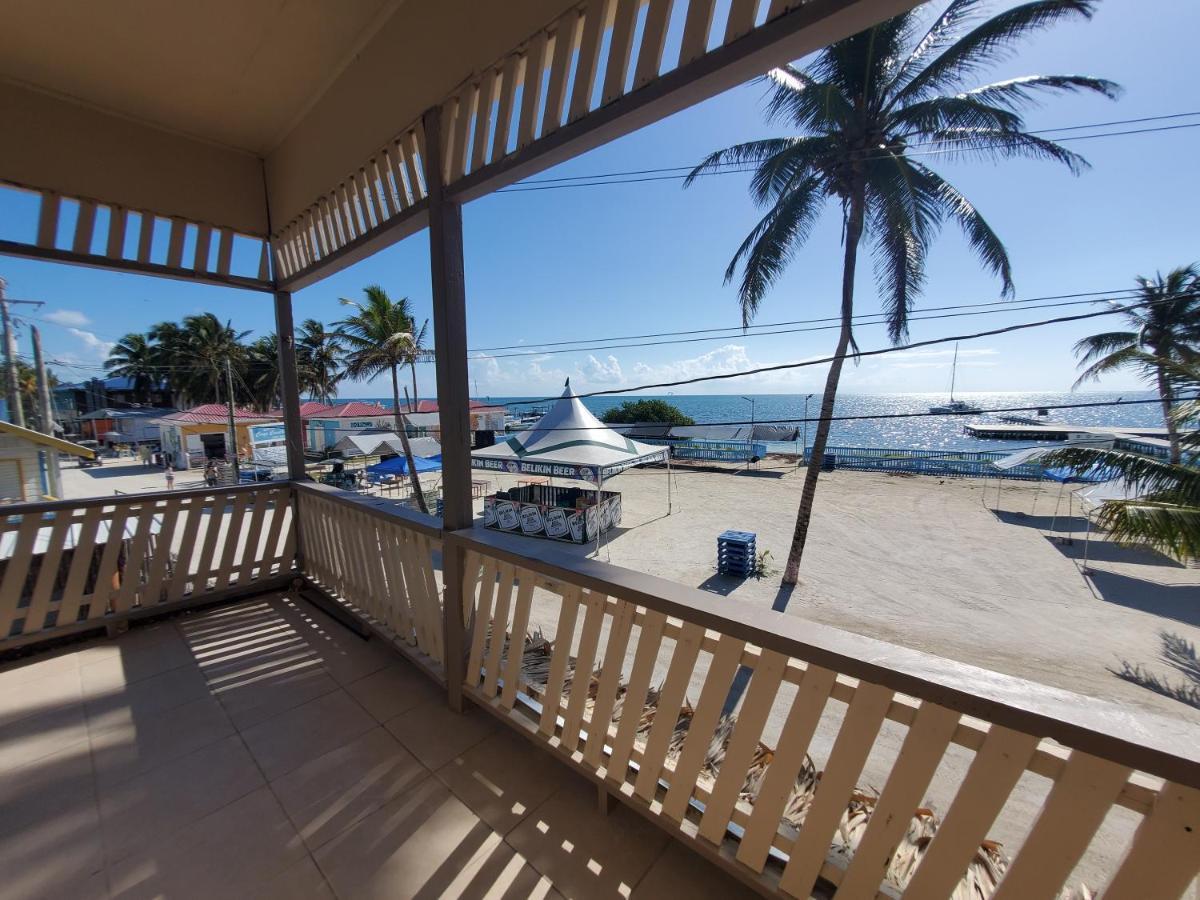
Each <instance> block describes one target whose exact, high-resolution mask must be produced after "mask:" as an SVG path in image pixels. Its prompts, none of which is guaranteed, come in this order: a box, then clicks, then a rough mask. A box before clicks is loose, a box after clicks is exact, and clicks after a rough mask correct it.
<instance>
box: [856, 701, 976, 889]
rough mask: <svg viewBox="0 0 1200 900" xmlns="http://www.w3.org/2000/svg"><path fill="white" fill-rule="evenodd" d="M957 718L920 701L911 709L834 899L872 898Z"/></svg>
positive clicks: (922, 795)
mask: <svg viewBox="0 0 1200 900" xmlns="http://www.w3.org/2000/svg"><path fill="white" fill-rule="evenodd" d="M958 719H959V714H958V713H956V712H953V711H952V710H949V709H946V708H945V707H942V706H938V705H936V704H933V703H924V704H922V705H921V708H920V710H918V711H917V718H916V720H915V721H914V722H913V724H912V727H911V728H909V730H908V734H907V735H905V737H904V743H903V745H902V746H901V747H900V755H899V756H898V757H897V758H896V761H895V762H894V763H893V764H892V766H891V770H890V771H889V772H888V778H887V783H886V784H885V785H884V788H883V792H882V793H881V794H880V795H879V799H878V801H876V803H875V809H874V810H873V811H872V813H871V818H870V821H868V823H867V830H866V833H865V834H864V835H863V836H862V838H861V840H860V841H859V843H858V846H857V847H856V848H855V849H854V856H853V857H852V858H851V860H850V865H849V867H848V868H847V869H846V874H845V877H844V878H843V879H842V881H841V883H840V884H839V885H838V889H837V892H838V897H839V900H855V898H862V900H873V898H874V897H875V895H876V893H877V892H878V890H879V884H880V882H881V881H883V878H884V875H885V874H886V871H887V862H888V860H889V859H891V857H892V854H893V853H894V852H895V850H896V847H897V846H898V845H899V843H900V841H901V840H903V838H904V834H905V832H906V831H908V828H909V826H910V825H911V824H912V815H913V810H915V809H917V808H918V807H920V806H921V803H922V801H923V799H924V795H925V791H926V789H927V788H928V787H929V783H930V781H932V780H933V775H934V773H935V772H936V771H937V767H938V764H939V763H940V762H941V760H942V757H943V756H944V755H945V753H946V748H947V747H948V746H949V745H950V738H951V736H952V735H953V734H954V729H955V726H957V725H958Z"/></svg>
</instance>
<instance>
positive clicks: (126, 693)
mask: <svg viewBox="0 0 1200 900" xmlns="http://www.w3.org/2000/svg"><path fill="white" fill-rule="evenodd" d="M110 663H111V664H110ZM117 665H119V663H118V661H116V660H111V661H109V662H106V663H96V664H95V665H90V666H85V667H84V668H83V670H82V672H83V695H84V705H85V706H86V708H87V716H88V727H89V728H91V730H92V731H102V730H104V729H106V728H113V727H116V726H119V725H129V724H133V723H136V722H138V721H142V720H144V719H145V718H146V717H148V716H153V715H156V714H158V713H162V712H167V711H168V710H171V709H174V708H175V707H177V706H183V705H184V704H185V703H191V702H192V701H194V700H202V699H204V698H205V697H208V696H209V691H208V685H207V684H206V683H205V681H204V676H203V675H202V674H201V673H200V670H199V669H198V668H197V667H196V666H192V665H187V666H180V667H179V668H176V669H170V670H168V671H166V672H162V673H160V674H158V675H152V676H150V677H149V678H144V679H142V680H140V681H135V682H134V683H132V684H123V683H122V680H121V677H120V671H119V669H118V668H116V666H117Z"/></svg>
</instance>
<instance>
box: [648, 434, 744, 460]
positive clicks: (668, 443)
mask: <svg viewBox="0 0 1200 900" xmlns="http://www.w3.org/2000/svg"><path fill="white" fill-rule="evenodd" d="M637 440H638V441H639V442H640V443H643V444H654V445H656V446H660V447H670V448H671V456H672V458H674V459H708V460H714V461H719V462H749V461H750V460H751V459H754V458H758V459H762V458H763V457H765V456H766V455H767V445H766V444H765V443H764V442H762V441H705V440H684V441H674V440H666V439H663V438H638V439H637Z"/></svg>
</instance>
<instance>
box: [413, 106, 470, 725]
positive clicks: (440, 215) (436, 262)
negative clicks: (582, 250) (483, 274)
mask: <svg viewBox="0 0 1200 900" xmlns="http://www.w3.org/2000/svg"><path fill="white" fill-rule="evenodd" d="M441 115H442V111H441V108H440V107H437V106H435V107H433V108H432V109H430V110H429V111H428V112H427V113H425V178H426V187H427V190H428V198H427V201H428V204H429V263H430V266H431V269H432V272H431V275H432V285H433V340H434V348H435V350H436V363H437V365H436V368H437V396H438V419H439V421H440V424H441V432H442V433H441V440H442V498H443V501H442V528H443V529H444V530H445V531H448V532H449V531H457V530H460V529H464V528H470V527H471V524H472V520H473V519H474V510H473V507H472V504H471V421H470V391H469V380H468V377H467V307H466V284H465V277H464V274H463V236H462V206H461V205H460V204H458V203H456V202H453V201H451V200H448V199H447V198H446V195H445V189H444V188H445V186H444V184H443V181H442V172H443V170H444V166H443V165H442V154H443V150H444V148H443V147H442V127H441ZM416 399H417V398H416V397H414V398H413V402H414V403H415V402H416ZM464 562H465V560H464V554H463V551H462V549H461V546H460V545H458V544H455V543H452V542H450V541H447V542H446V543H445V545H444V549H443V552H442V578H443V581H444V589H445V596H444V601H445V602H444V603H443V604H442V627H443V631H442V634H443V636H444V642H443V647H444V648H445V660H444V664H445V670H446V697H447V702H448V703H449V705H450V708H451V709H453V710H455V711H459V712H461V710H462V685H463V649H464V648H465V646H466V642H465V640H464V622H463V571H464V568H465V566H464Z"/></svg>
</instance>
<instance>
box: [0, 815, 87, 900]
mask: <svg viewBox="0 0 1200 900" xmlns="http://www.w3.org/2000/svg"><path fill="white" fill-rule="evenodd" d="M89 793H90V791H89ZM7 808H8V807H7V805H5V806H4V809H5V810H7ZM0 872H2V873H3V876H2V880H0V894H2V895H3V896H4V898H5V900H10V898H11V900H25V898H39V900H60V898H71V900H74V898H75V897H102V896H104V880H103V878H101V879H100V880H99V881H97V880H96V879H95V877H94V876H95V875H96V874H97V873H100V874H101V875H103V872H104V851H103V847H102V846H101V841H100V817H99V814H98V813H97V812H96V804H95V799H94V794H93V795H92V798H91V799H90V800H81V802H79V803H76V804H73V805H71V806H69V807H66V808H60V809H58V810H55V811H53V812H51V813H49V814H47V815H43V816H39V817H37V818H36V819H34V820H32V821H29V820H27V821H26V822H25V824H24V826H23V827H22V828H20V829H19V830H16V831H13V832H11V833H9V834H6V835H4V837H3V838H2V839H0Z"/></svg>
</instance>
